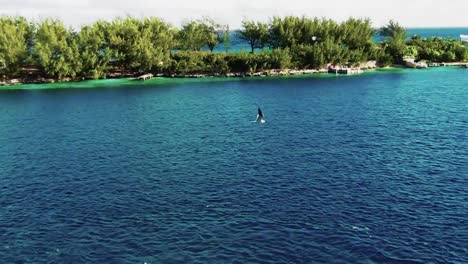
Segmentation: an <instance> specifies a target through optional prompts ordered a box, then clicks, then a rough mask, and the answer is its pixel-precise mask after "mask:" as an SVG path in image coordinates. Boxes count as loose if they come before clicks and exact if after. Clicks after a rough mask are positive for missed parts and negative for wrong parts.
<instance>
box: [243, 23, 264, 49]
mask: <svg viewBox="0 0 468 264" xmlns="http://www.w3.org/2000/svg"><path fill="white" fill-rule="evenodd" d="M239 38H240V39H243V40H246V41H248V42H249V45H250V47H251V49H252V50H251V53H254V50H255V49H256V48H259V49H263V48H264V47H265V45H266V44H267V43H268V26H267V24H264V23H260V22H257V23H255V22H254V21H249V20H244V21H242V30H241V31H240V32H239Z"/></svg>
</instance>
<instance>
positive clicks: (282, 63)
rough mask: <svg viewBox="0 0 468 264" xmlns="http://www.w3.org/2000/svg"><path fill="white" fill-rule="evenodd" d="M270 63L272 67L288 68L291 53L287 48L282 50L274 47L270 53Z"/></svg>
mask: <svg viewBox="0 0 468 264" xmlns="http://www.w3.org/2000/svg"><path fill="white" fill-rule="evenodd" d="M270 65H271V67H272V68H274V69H286V68H289V67H290V66H291V65H292V63H291V54H290V53H289V48H286V49H284V50H282V49H274V50H273V51H272V52H271V53H270Z"/></svg>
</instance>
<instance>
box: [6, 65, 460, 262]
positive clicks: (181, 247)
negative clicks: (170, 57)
mask: <svg viewBox="0 0 468 264" xmlns="http://www.w3.org/2000/svg"><path fill="white" fill-rule="evenodd" d="M467 87H468V70H466V69H451V70H446V69H435V70H428V71H395V72H389V73H385V74H368V75H364V76H357V77H338V78H335V77H331V78H303V79H301V78H285V79H264V80H242V81H225V82H199V83H184V82H180V83H172V84H171V83H167V84H160V85H147V86H144V87H142V86H140V87H136V86H127V87H124V88H100V89H69V90H66V89H59V90H23V91H1V92H0V111H1V114H0V262H1V263H144V262H147V263H186V262H197V263H222V262H227V263H231V262H232V263H266V262H275V263H314V262H315V263H467V262H468V250H467V245H468V243H467V242H468V228H467V226H468V225H467V219H468V192H467V186H468V90H467ZM257 105H260V106H262V107H263V112H264V114H265V117H266V119H267V123H266V124H264V125H258V124H256V123H252V122H251V121H252V120H254V119H255V115H256V111H257V109H256V107H257Z"/></svg>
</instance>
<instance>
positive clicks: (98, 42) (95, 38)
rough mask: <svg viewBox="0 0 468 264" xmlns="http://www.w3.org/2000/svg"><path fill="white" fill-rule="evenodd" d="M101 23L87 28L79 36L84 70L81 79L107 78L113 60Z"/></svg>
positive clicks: (78, 40)
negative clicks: (108, 68) (109, 65)
mask: <svg viewBox="0 0 468 264" xmlns="http://www.w3.org/2000/svg"><path fill="white" fill-rule="evenodd" d="M102 25H103V24H101V23H100V22H98V23H95V24H93V25H91V26H85V27H83V28H82V29H81V31H80V32H79V33H78V36H77V45H78V48H79V53H80V59H81V65H82V70H81V72H80V74H79V75H80V76H81V77H85V78H89V77H92V78H93V79H99V78H105V77H106V74H107V67H108V64H109V62H110V60H111V58H112V54H111V51H110V48H109V47H108V45H107V43H106V41H105V36H104V31H103V30H101V26H102Z"/></svg>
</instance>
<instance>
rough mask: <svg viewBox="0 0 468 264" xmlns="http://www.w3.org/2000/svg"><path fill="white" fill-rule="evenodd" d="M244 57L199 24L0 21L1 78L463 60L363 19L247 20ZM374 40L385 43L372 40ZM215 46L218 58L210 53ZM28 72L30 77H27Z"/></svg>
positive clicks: (460, 48) (222, 34)
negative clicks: (74, 26)
mask: <svg viewBox="0 0 468 264" xmlns="http://www.w3.org/2000/svg"><path fill="white" fill-rule="evenodd" d="M236 34H238V37H239V38H240V39H241V40H243V41H245V42H246V43H248V45H249V46H250V52H229V50H230V48H231V39H230V38H231V36H232V32H231V31H230V29H229V26H227V25H220V24H218V23H216V22H215V21H214V20H212V19H209V18H203V19H199V20H192V21H189V22H187V23H184V24H183V25H182V26H181V27H180V28H177V27H174V26H172V25H170V24H168V23H166V22H164V21H163V20H161V19H159V18H144V19H136V18H132V17H127V18H117V19H114V20H113V21H110V22H109V21H98V22H95V23H93V24H91V25H86V26H83V27H82V28H81V29H80V30H78V31H75V30H73V29H72V28H69V27H66V26H65V25H64V24H63V23H62V22H61V21H59V20H54V19H45V20H44V21H42V22H40V23H32V22H30V21H28V20H27V19H25V18H24V17H6V16H3V17H0V77H1V78H2V79H8V78H14V77H24V76H25V75H28V74H30V75H31V74H32V75H34V76H41V77H46V78H53V79H57V80H61V79H64V78H72V79H83V78H92V79H98V78H106V77H108V76H109V75H110V74H138V73H143V72H152V73H164V74H192V73H205V74H226V73H229V72H254V71H261V70H267V69H284V68H300V69H316V68H320V67H324V66H325V65H327V64H330V63H331V64H337V65H349V66H353V65H359V64H360V63H363V62H366V61H368V60H376V61H378V62H379V63H380V64H381V65H390V64H394V63H402V62H403V59H404V58H405V57H413V58H415V59H416V60H428V61H433V62H452V61H466V60H468V49H467V47H466V46H465V45H463V43H462V42H461V41H459V40H454V39H442V38H428V39H422V38H420V37H418V36H414V37H412V38H408V36H407V34H408V33H407V31H406V29H405V28H403V27H402V26H401V25H399V24H398V23H396V22H394V21H390V22H389V23H388V25H386V26H385V27H383V28H381V29H374V28H373V27H372V25H371V21H370V20H369V19H356V18H349V19H348V20H346V21H344V22H341V23H338V22H336V21H333V20H331V19H319V18H308V17H295V16H288V17H284V18H280V17H273V18H272V20H271V21H270V22H269V23H262V22H256V21H251V20H245V21H243V22H242V28H241V29H240V31H238V32H236ZM375 34H381V35H382V36H384V37H385V40H384V41H382V42H375V41H373V37H374V36H375ZM216 47H219V48H221V49H222V50H224V52H213V50H214V49H215V48H216ZM31 69H34V70H36V73H31Z"/></svg>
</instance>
